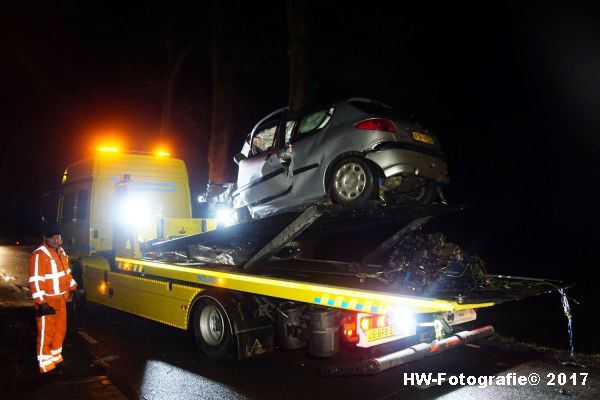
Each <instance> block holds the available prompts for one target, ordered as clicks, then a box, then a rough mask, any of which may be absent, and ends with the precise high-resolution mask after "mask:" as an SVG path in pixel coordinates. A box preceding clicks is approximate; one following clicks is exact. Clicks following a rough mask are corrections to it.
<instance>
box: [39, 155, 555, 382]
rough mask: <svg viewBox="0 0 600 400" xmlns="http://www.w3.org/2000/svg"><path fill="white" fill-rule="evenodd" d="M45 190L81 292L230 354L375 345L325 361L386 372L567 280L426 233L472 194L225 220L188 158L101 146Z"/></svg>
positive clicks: (205, 349)
mask: <svg viewBox="0 0 600 400" xmlns="http://www.w3.org/2000/svg"><path fill="white" fill-rule="evenodd" d="M46 200H47V201H46V203H47V205H46V209H47V210H54V214H53V215H50V217H49V219H56V221H57V222H60V223H61V224H62V227H63V239H64V247H65V249H66V250H67V253H68V254H69V255H70V263H71V268H72V270H73V271H74V274H75V277H76V279H77V280H78V281H79V285H80V288H83V295H82V296H80V297H81V299H80V301H82V300H85V301H88V302H93V303H97V304H100V305H102V306H106V307H110V308H114V309H117V310H121V311H125V312H128V313H131V314H135V315H137V316H140V317H143V318H147V319H150V320H153V321H156V322H158V323H162V324H166V325H170V326H172V327H174V328H178V329H181V330H187V331H190V332H192V334H193V335H194V337H195V339H196V341H197V344H198V347H199V349H200V351H201V352H202V353H204V354H205V355H207V356H209V357H212V358H217V359H222V358H227V357H231V356H237V358H240V359H241V358H246V357H253V356H257V355H260V354H264V353H267V352H270V351H273V350H275V349H284V350H295V349H301V348H307V349H308V352H309V354H310V355H311V356H314V357H319V358H333V360H334V361H336V360H337V359H338V358H336V356H337V355H338V354H339V353H340V351H341V350H342V351H344V352H346V351H349V352H358V353H361V352H364V353H365V354H367V356H366V357H364V359H362V360H361V361H358V362H356V361H355V362H352V363H350V364H348V363H344V362H337V361H336V362H334V363H333V364H328V365H327V366H325V367H323V369H322V371H321V372H322V373H323V374H325V375H355V374H375V373H378V372H380V371H383V370H386V369H388V368H391V367H394V366H397V365H401V364H404V363H406V362H409V361H413V360H415V359H419V358H422V357H427V356H430V355H434V354H437V353H440V352H442V351H444V350H447V349H450V348H453V347H456V346H458V345H461V344H464V343H468V342H471V341H474V340H479V339H482V338H485V337H487V336H490V335H493V333H494V329H493V327H491V326H481V327H475V328H474V329H465V328H462V329H461V327H464V326H466V325H473V324H474V321H476V318H477V310H478V309H481V308H484V307H492V306H494V305H495V304H499V303H502V302H506V301H511V300H516V299H520V298H523V297H527V296H532V295H538V294H541V293H544V292H548V291H552V290H555V289H557V288H559V287H560V285H561V284H562V283H561V282H556V281H548V280H543V279H529V278H514V277H509V276H500V275H491V274H488V273H487V272H486V270H485V266H484V264H483V262H482V261H481V260H480V259H479V258H478V257H476V256H468V255H465V254H463V253H462V250H461V249H460V247H459V246H457V245H455V244H453V243H450V242H448V241H447V240H446V239H445V237H444V235H442V234H440V233H435V232H434V233H426V232H425V230H424V228H425V227H426V225H427V223H428V222H429V221H431V220H433V219H435V218H437V217H439V216H443V215H447V214H450V213H454V212H460V211H461V210H462V209H464V207H460V206H450V205H445V204H434V205H427V206H417V205H413V206H405V205H398V204H396V205H392V204H388V205H386V204H381V203H378V204H373V205H369V206H368V207H364V208H361V209H346V208H343V207H338V206H336V205H335V204H330V203H327V202H321V203H317V204H313V205H311V206H309V207H307V208H305V209H304V210H300V211H297V212H288V213H285V214H280V215H275V216H272V217H269V218H265V219H260V220H250V221H247V222H242V223H238V224H236V225H233V226H229V227H223V228H219V229H215V228H216V227H217V223H216V221H215V220H214V219H194V218H191V217H192V215H191V200H190V192H189V186H188V176H187V170H186V167H185V164H184V162H183V161H182V160H178V159H175V158H171V157H167V156H165V155H164V154H163V155H154V154H133V153H126V152H121V151H118V150H117V149H109V150H105V151H102V152H99V153H98V154H97V155H96V156H95V157H93V158H91V159H87V160H84V161H81V162H78V163H74V164H72V165H70V166H68V167H67V169H66V170H65V173H64V176H63V180H62V184H61V188H60V190H59V191H57V192H54V193H52V194H51V195H48V196H46ZM48 204H49V205H48ZM47 218H48V217H47ZM340 245H342V246H340ZM335 247H337V249H334V248H335ZM333 250H335V251H333ZM340 250H341V251H340ZM340 253H341V254H343V256H342V257H339V256H335V257H334V256H333V255H332V254H338V255H339V254H340ZM364 349H367V350H364ZM374 350H375V351H374Z"/></svg>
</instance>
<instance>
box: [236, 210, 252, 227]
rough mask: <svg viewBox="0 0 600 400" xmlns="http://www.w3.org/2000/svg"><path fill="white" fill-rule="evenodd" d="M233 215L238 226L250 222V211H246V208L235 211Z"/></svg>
mask: <svg viewBox="0 0 600 400" xmlns="http://www.w3.org/2000/svg"><path fill="white" fill-rule="evenodd" d="M235 214H236V218H237V222H238V224H241V223H242V222H248V221H251V220H252V215H250V210H248V207H240V208H238V209H236V210H235Z"/></svg>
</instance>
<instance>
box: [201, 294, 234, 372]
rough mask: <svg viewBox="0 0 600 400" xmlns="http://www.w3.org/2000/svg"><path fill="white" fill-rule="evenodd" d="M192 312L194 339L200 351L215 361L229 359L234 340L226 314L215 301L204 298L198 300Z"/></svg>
mask: <svg viewBox="0 0 600 400" xmlns="http://www.w3.org/2000/svg"><path fill="white" fill-rule="evenodd" d="M199 302H200V303H199V304H198V306H197V307H196V309H195V312H194V320H193V321H194V337H195V338H196V343H197V344H198V347H199V348H200V351H202V353H204V354H205V355H206V356H208V357H210V358H215V359H219V360H222V359H226V358H229V357H230V356H231V355H232V353H233V348H234V340H233V335H232V334H231V323H230V320H229V317H228V315H227V312H226V311H225V309H224V308H223V306H222V305H221V304H220V303H219V302H217V301H216V300H214V299H212V298H209V297H205V298H201V299H200V300H199Z"/></svg>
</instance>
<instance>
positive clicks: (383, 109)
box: [348, 100, 394, 115]
mask: <svg viewBox="0 0 600 400" xmlns="http://www.w3.org/2000/svg"><path fill="white" fill-rule="evenodd" d="M348 103H349V104H350V105H351V106H352V107H354V108H356V109H358V110H360V111H362V112H364V113H367V114H377V115H392V114H394V110H392V108H391V107H388V106H386V105H385V104H382V103H378V102H369V101H364V100H349V101H348Z"/></svg>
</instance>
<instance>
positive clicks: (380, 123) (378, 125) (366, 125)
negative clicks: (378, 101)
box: [354, 118, 396, 133]
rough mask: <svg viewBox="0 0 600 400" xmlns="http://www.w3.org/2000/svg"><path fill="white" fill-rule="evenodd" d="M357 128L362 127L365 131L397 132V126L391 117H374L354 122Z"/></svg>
mask: <svg viewBox="0 0 600 400" xmlns="http://www.w3.org/2000/svg"><path fill="white" fill-rule="evenodd" d="M354 127H355V128H356V129H362V130H365V131H382V132H390V133H396V126H395V125H394V123H393V122H392V121H390V120H389V119H383V118H372V119H366V120H364V121H360V122H358V123H356V124H354Z"/></svg>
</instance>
